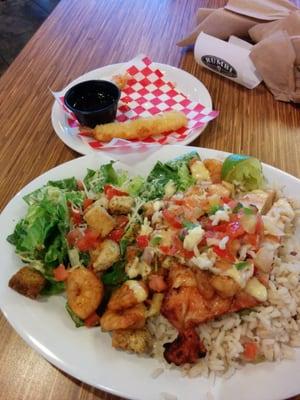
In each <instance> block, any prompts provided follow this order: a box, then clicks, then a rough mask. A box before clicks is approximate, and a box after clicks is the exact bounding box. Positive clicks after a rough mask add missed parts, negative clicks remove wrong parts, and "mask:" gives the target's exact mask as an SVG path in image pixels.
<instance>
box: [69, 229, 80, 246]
mask: <svg viewBox="0 0 300 400" xmlns="http://www.w3.org/2000/svg"><path fill="white" fill-rule="evenodd" d="M80 237H81V233H80V230H79V229H73V230H71V231H70V232H68V234H67V241H68V243H69V246H71V247H72V246H74V244H75V243H76V241H77V239H79V238H80Z"/></svg>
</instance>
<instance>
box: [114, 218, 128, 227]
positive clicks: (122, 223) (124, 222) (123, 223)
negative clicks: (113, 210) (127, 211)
mask: <svg viewBox="0 0 300 400" xmlns="http://www.w3.org/2000/svg"><path fill="white" fill-rule="evenodd" d="M115 220H116V225H117V227H118V228H125V226H126V225H127V224H128V217H126V215H117V216H116V217H115Z"/></svg>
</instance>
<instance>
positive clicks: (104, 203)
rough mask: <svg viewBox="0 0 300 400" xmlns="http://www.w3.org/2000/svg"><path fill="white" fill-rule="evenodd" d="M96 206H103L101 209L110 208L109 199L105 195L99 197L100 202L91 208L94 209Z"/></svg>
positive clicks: (97, 201) (96, 202)
mask: <svg viewBox="0 0 300 400" xmlns="http://www.w3.org/2000/svg"><path fill="white" fill-rule="evenodd" d="M94 206H101V207H104V208H106V209H107V208H108V198H107V197H106V196H105V195H104V194H102V195H101V196H100V197H99V199H98V200H96V201H95V202H94V203H93V204H92V205H91V207H94Z"/></svg>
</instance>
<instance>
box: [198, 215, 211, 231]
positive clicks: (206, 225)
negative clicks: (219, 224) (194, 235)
mask: <svg viewBox="0 0 300 400" xmlns="http://www.w3.org/2000/svg"><path fill="white" fill-rule="evenodd" d="M199 222H200V224H201V226H202V228H203V229H204V230H206V231H210V230H211V228H212V220H210V219H209V218H208V217H201V218H200V219H199Z"/></svg>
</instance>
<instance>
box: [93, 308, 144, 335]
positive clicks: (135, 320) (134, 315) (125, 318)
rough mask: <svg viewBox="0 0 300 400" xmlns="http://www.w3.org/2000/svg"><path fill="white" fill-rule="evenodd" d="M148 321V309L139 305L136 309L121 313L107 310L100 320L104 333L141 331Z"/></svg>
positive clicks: (121, 311) (128, 309)
mask: <svg viewBox="0 0 300 400" xmlns="http://www.w3.org/2000/svg"><path fill="white" fill-rule="evenodd" d="M145 321H146V307H145V306H144V304H137V305H136V306H134V307H131V308H127V309H125V310H120V311H112V310H106V311H105V313H104V314H103V315H102V317H101V319H100V325H101V328H102V330H103V331H115V330H118V329H141V328H143V327H144V325H145Z"/></svg>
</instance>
